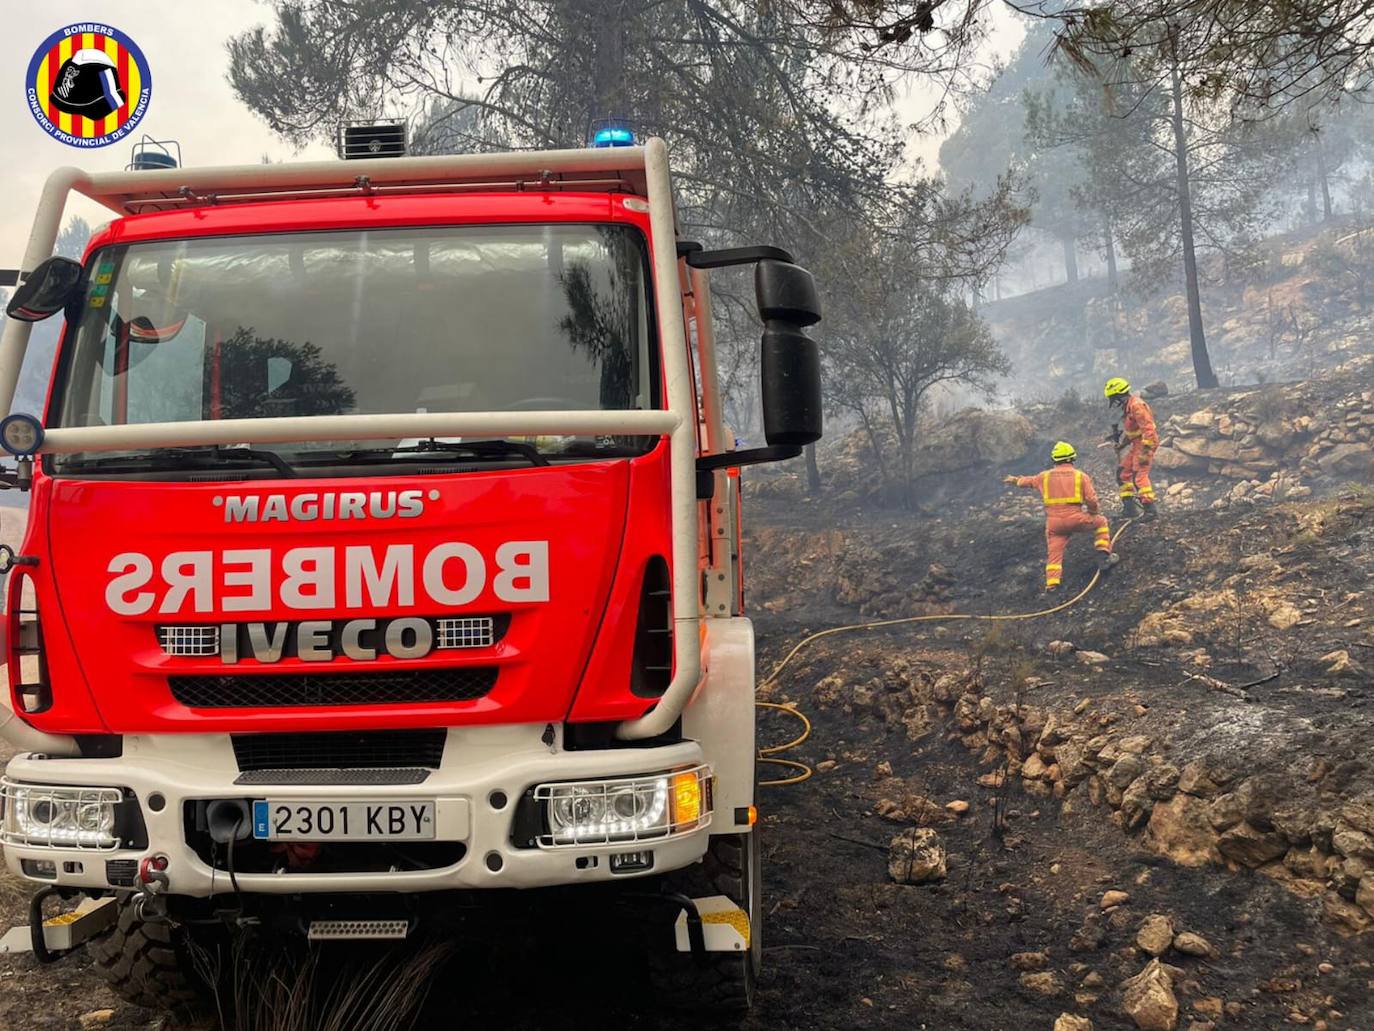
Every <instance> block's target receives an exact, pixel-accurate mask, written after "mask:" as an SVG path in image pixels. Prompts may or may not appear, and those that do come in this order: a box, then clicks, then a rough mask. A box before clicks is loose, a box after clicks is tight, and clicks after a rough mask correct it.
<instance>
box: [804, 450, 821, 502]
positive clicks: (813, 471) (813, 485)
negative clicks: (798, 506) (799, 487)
mask: <svg viewBox="0 0 1374 1031" xmlns="http://www.w3.org/2000/svg"><path fill="white" fill-rule="evenodd" d="M802 450H803V454H805V455H806V490H807V493H808V494H811V495H812V496H815V495H817V494H819V493H820V492H821V467H820V466H819V465H817V464H816V445H815V444H807V445H806V447H805V448H803V449H802Z"/></svg>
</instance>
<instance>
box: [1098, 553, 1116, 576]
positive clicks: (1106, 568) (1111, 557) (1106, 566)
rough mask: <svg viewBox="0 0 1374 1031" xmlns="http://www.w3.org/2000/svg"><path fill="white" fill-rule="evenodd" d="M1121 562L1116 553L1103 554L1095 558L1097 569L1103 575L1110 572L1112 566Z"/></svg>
mask: <svg viewBox="0 0 1374 1031" xmlns="http://www.w3.org/2000/svg"><path fill="white" fill-rule="evenodd" d="M1120 561H1121V556H1120V555H1118V554H1117V553H1116V552H1114V551H1113V552H1103V553H1102V554H1100V555H1098V556H1097V568H1098V569H1100V570H1102V572H1104V573H1109V572H1111V569H1112V567H1113V566H1114V565H1116V564H1117V563H1118V562H1120Z"/></svg>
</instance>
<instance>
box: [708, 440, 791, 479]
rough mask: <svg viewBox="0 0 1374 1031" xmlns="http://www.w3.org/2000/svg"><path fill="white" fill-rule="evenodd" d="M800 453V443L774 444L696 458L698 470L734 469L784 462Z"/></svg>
mask: <svg viewBox="0 0 1374 1031" xmlns="http://www.w3.org/2000/svg"><path fill="white" fill-rule="evenodd" d="M801 453H802V449H801V445H800V444H775V445H773V446H771V447H756V448H749V449H748V450H746V451H726V452H725V453H724V454H719V455H702V456H701V457H700V458H698V459H697V470H698V471H699V472H715V471H716V470H717V469H736V468H739V467H740V466H745V465H763V464H765V463H767V462H785V461H787V460H788V459H789V458H796V457H797V456H798V455H800V454H801Z"/></svg>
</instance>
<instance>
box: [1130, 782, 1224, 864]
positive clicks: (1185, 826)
mask: <svg viewBox="0 0 1374 1031" xmlns="http://www.w3.org/2000/svg"><path fill="white" fill-rule="evenodd" d="M1145 843H1146V845H1147V846H1148V847H1149V848H1150V849H1151V850H1152V851H1153V852H1156V853H1158V854H1159V855H1161V856H1166V857H1167V858H1169V859H1171V860H1173V861H1174V862H1175V863H1178V864H1179V865H1180V866H1206V865H1207V864H1208V863H1211V862H1216V861H1217V860H1218V859H1219V856H1218V853H1217V836H1216V832H1215V831H1213V830H1212V824H1211V821H1209V820H1208V819H1207V803H1206V802H1204V801H1203V800H1202V799H1200V798H1195V797H1194V796H1192V795H1185V794H1183V793H1182V792H1180V793H1179V794H1177V795H1175V796H1174V797H1173V798H1171V799H1169V801H1167V802H1160V803H1158V804H1156V805H1155V807H1154V809H1153V810H1152V811H1151V812H1150V822H1149V823H1148V824H1147V825H1146V827H1145Z"/></svg>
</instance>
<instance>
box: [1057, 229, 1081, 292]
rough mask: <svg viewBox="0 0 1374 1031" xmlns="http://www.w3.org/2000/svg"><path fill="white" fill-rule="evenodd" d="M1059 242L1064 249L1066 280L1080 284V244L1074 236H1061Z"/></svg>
mask: <svg viewBox="0 0 1374 1031" xmlns="http://www.w3.org/2000/svg"><path fill="white" fill-rule="evenodd" d="M1059 242H1060V243H1061V244H1062V245H1063V247H1064V278H1065V279H1067V280H1068V281H1069V282H1070V283H1077V282H1078V242H1077V241H1076V240H1075V239H1074V238H1073V236H1072V235H1068V236H1061V237H1060V238H1059Z"/></svg>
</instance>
